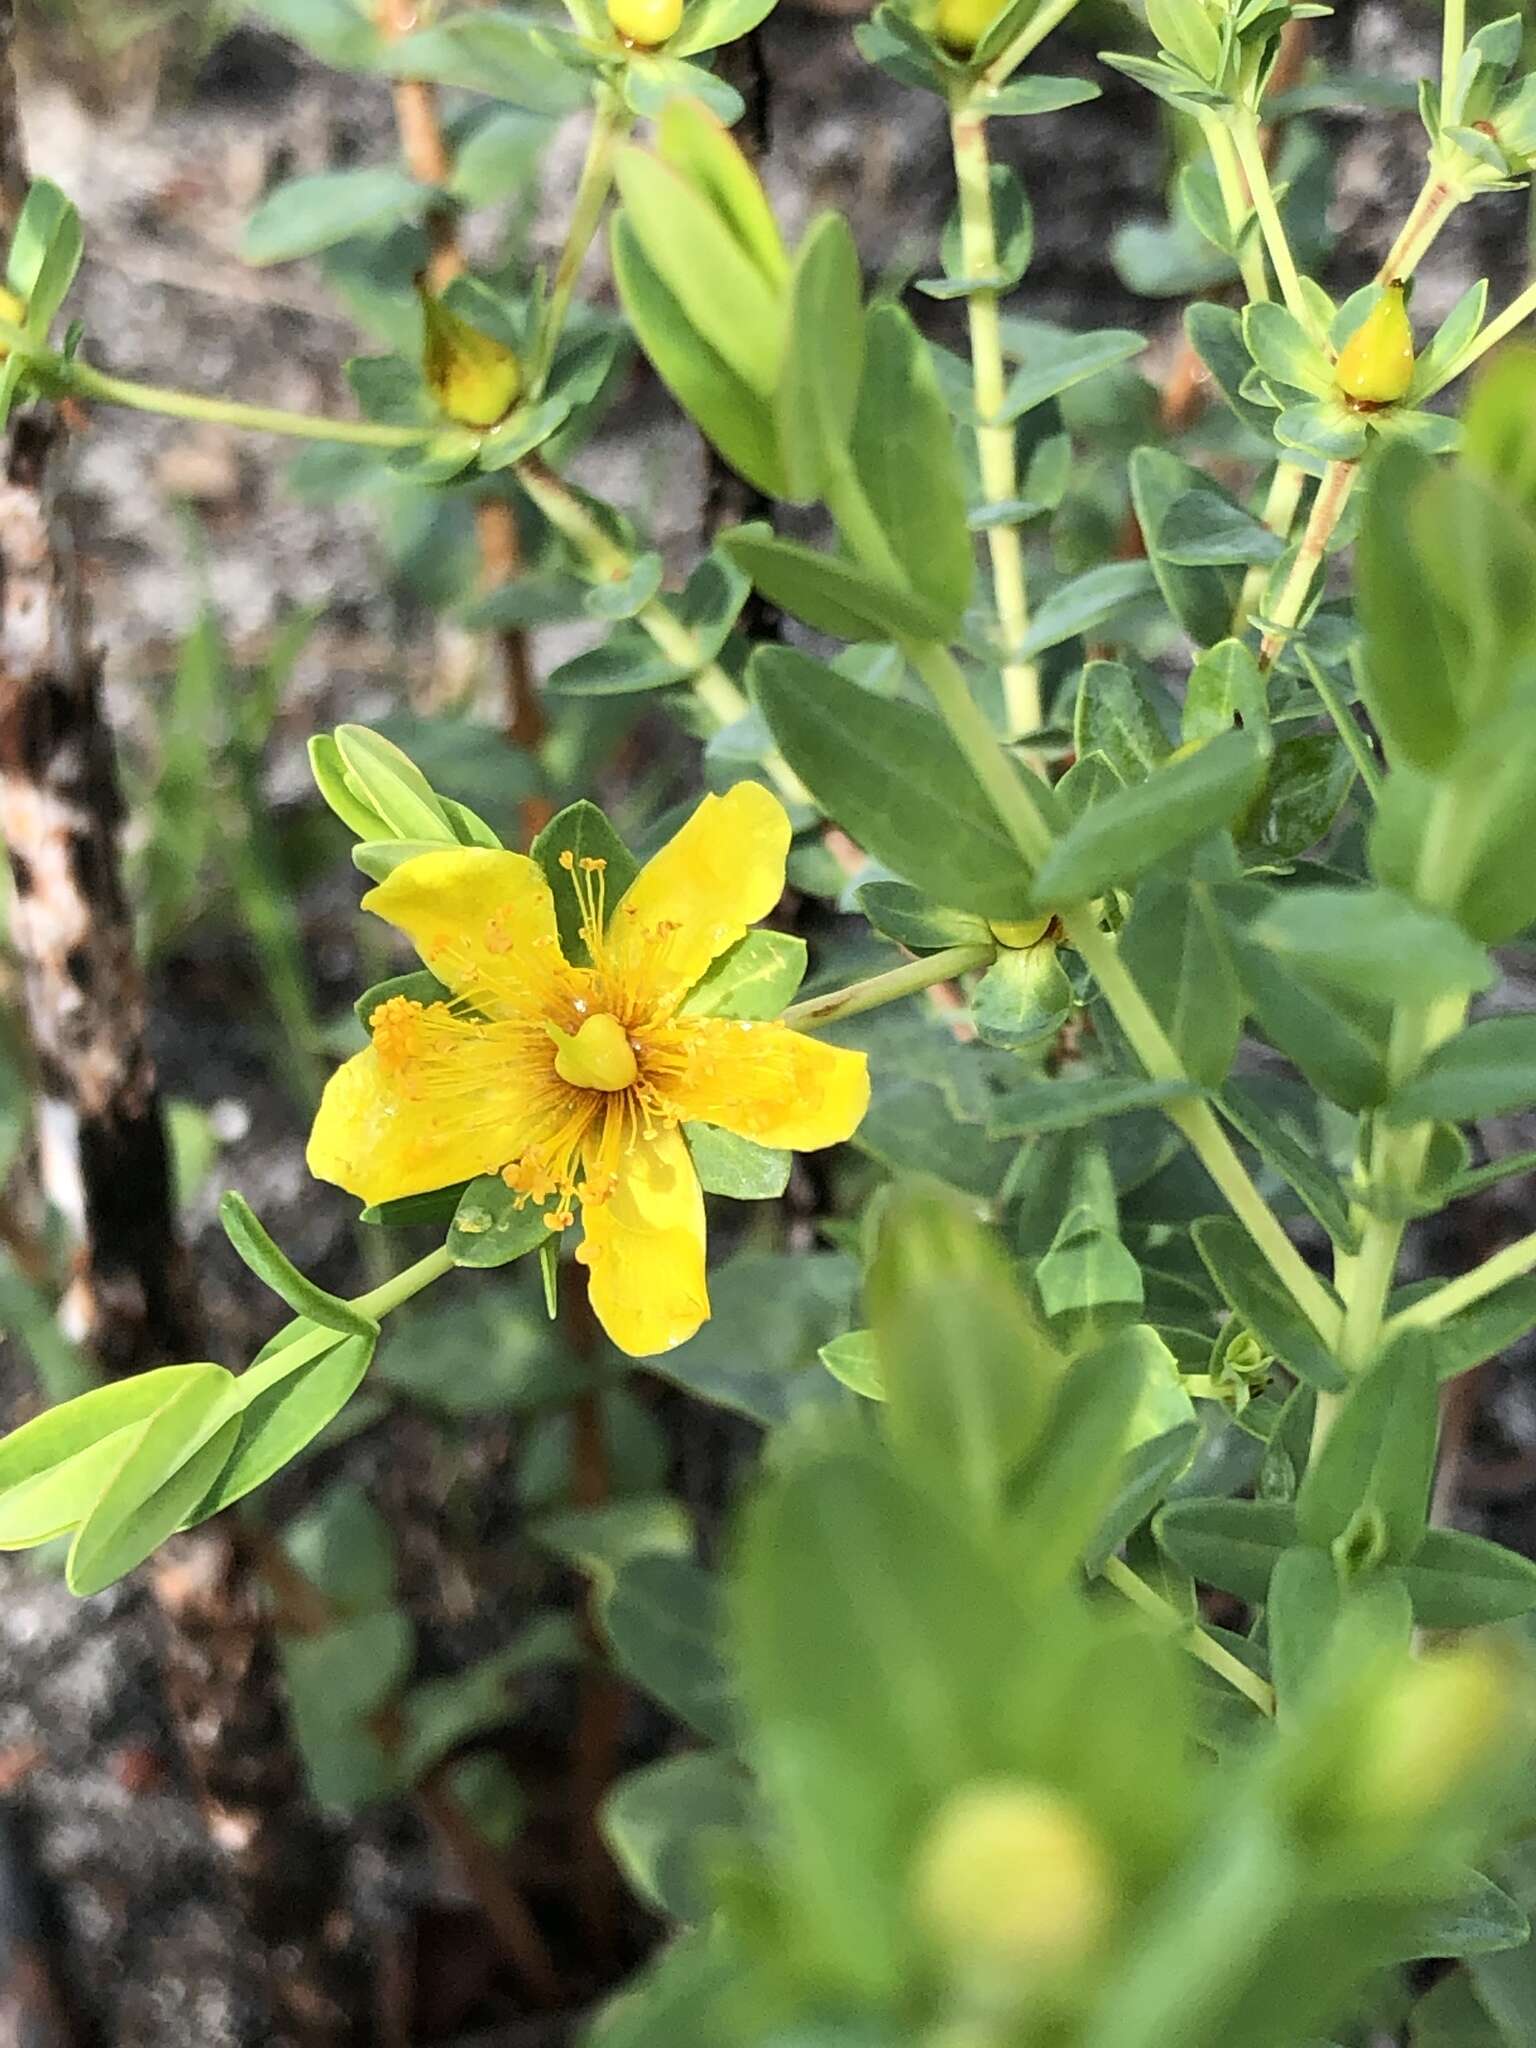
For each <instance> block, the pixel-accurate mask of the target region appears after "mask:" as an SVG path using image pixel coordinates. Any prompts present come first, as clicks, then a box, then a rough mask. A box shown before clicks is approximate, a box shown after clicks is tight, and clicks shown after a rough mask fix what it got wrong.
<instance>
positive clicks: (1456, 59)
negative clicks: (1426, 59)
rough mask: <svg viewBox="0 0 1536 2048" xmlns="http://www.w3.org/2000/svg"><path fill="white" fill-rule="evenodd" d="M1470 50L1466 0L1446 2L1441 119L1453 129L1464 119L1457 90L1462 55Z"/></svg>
mask: <svg viewBox="0 0 1536 2048" xmlns="http://www.w3.org/2000/svg"><path fill="white" fill-rule="evenodd" d="M1466 47H1467V0H1445V24H1444V28H1443V31H1442V35H1441V42H1440V120H1441V124H1442V126H1443V125H1445V124H1447V123H1448V124H1449V125H1450V126H1452V127H1454V126H1455V125H1456V123H1457V122H1458V121H1459V120H1460V118H1461V96H1460V94H1459V93H1458V91H1457V89H1456V88H1457V83H1458V74H1459V73H1460V70H1461V60H1462V56H1463V54H1464V53H1465V51H1466Z"/></svg>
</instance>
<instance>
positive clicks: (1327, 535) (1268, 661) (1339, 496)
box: [1259, 462, 1360, 669]
mask: <svg viewBox="0 0 1536 2048" xmlns="http://www.w3.org/2000/svg"><path fill="white" fill-rule="evenodd" d="M1359 473H1360V465H1359V463H1358V462H1330V463H1329V465H1328V468H1327V470H1326V472H1325V473H1324V476H1323V480H1322V482H1321V483H1320V484H1319V485H1318V488H1317V496H1316V497H1315V498H1314V499H1313V501H1312V511H1311V515H1310V517H1309V518H1308V520H1307V527H1306V531H1305V533H1303V535H1302V537H1301V546H1300V547H1299V548H1298V549H1297V551H1296V559H1295V561H1294V562H1293V563H1292V564H1291V572H1290V574H1289V576H1287V578H1286V580H1285V588H1284V589H1283V590H1282V591H1281V593H1280V601H1279V603H1278V604H1277V605H1276V606H1275V610H1274V614H1273V616H1272V617H1271V619H1270V621H1269V629H1268V631H1267V632H1266V633H1265V635H1264V643H1263V646H1262V647H1261V648H1260V650H1259V666H1260V667H1261V668H1265V669H1267V668H1270V667H1271V666H1272V665H1273V663H1274V661H1275V659H1276V657H1277V656H1278V655H1279V653H1280V651H1281V649H1282V648H1283V647H1284V645H1285V643H1286V641H1287V640H1288V639H1289V637H1290V635H1291V633H1292V632H1293V631H1294V630H1295V627H1296V622H1297V620H1298V619H1300V617H1301V614H1302V610H1303V607H1304V606H1305V604H1306V601H1307V593H1308V592H1309V591H1310V590H1311V588H1312V580H1313V578H1314V577H1315V576H1316V574H1317V572H1318V570H1319V569H1320V568H1321V567H1322V565H1323V558H1324V556H1325V555H1326V554H1327V552H1328V543H1329V541H1330V540H1332V538H1333V535H1334V530H1335V528H1336V527H1337V526H1338V523H1339V521H1340V519H1342V518H1343V516H1344V508H1345V506H1346V505H1347V504H1348V503H1349V498H1350V493H1351V492H1352V491H1353V490H1354V487H1355V479H1356V478H1357V477H1358V475H1359Z"/></svg>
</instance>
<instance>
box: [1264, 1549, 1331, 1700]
mask: <svg viewBox="0 0 1536 2048" xmlns="http://www.w3.org/2000/svg"><path fill="white" fill-rule="evenodd" d="M1343 1599H1344V1594H1343V1589H1342V1587H1341V1585H1340V1583H1339V1574H1338V1572H1337V1570H1336V1569H1335V1567H1334V1562H1333V1559H1332V1558H1331V1557H1327V1556H1325V1555H1324V1554H1323V1553H1322V1552H1321V1551H1318V1550H1311V1549H1306V1548H1303V1547H1298V1548H1297V1549H1295V1550H1287V1551H1286V1552H1285V1554H1284V1555H1283V1556H1282V1557H1281V1558H1280V1559H1279V1561H1278V1562H1277V1563H1276V1565H1275V1568H1274V1571H1273V1573H1272V1574H1271V1577H1270V1581H1269V1591H1268V1595H1267V1601H1266V1606H1265V1621H1266V1624H1267V1627H1268V1632H1269V1660H1270V1672H1271V1675H1272V1677H1273V1679H1274V1685H1275V1693H1276V1696H1277V1698H1278V1700H1279V1705H1280V1711H1281V1713H1282V1714H1286V1713H1288V1712H1289V1711H1290V1710H1291V1709H1293V1708H1294V1706H1295V1704H1296V1701H1297V1698H1298V1696H1299V1695H1300V1693H1301V1692H1302V1690H1303V1689H1304V1687H1305V1685H1306V1683H1307V1680H1308V1679H1309V1678H1310V1677H1311V1675H1312V1673H1313V1672H1314V1671H1315V1670H1316V1668H1317V1666H1318V1664H1319V1663H1320V1662H1321V1660H1322V1656H1323V1653H1324V1651H1325V1650H1326V1649H1327V1648H1328V1644H1329V1640H1330V1638H1331V1637H1332V1635H1333V1630H1334V1625H1335V1623H1336V1622H1337V1621H1338V1618H1339V1610H1340V1607H1341V1606H1342V1604H1343Z"/></svg>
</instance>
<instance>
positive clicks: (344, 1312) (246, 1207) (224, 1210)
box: [219, 1189, 379, 1337]
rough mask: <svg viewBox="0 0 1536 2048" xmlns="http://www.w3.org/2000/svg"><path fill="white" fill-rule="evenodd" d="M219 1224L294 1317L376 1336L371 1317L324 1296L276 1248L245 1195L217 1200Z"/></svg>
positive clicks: (349, 1332) (356, 1334) (334, 1297)
mask: <svg viewBox="0 0 1536 2048" xmlns="http://www.w3.org/2000/svg"><path fill="white" fill-rule="evenodd" d="M219 1221H220V1223H221V1224H222V1225H223V1226H224V1235H225V1236H226V1237H227V1238H228V1239H229V1241H230V1243H231V1244H232V1245H233V1246H234V1249H235V1252H236V1254H237V1255H238V1257H239V1258H240V1259H241V1261H242V1262H243V1263H244V1264H245V1265H246V1266H248V1267H249V1268H250V1270H251V1271H252V1272H253V1273H254V1274H255V1275H256V1277H257V1279H258V1280H264V1281H265V1282H266V1284H267V1286H268V1287H270V1288H271V1289H272V1292H273V1293H274V1294H275V1295H277V1297H278V1299H279V1300H281V1301H285V1302H286V1303H287V1304H288V1306H289V1307H290V1308H291V1309H292V1310H293V1312H294V1314H295V1315H297V1316H306V1317H307V1318H308V1319H309V1321H310V1322H312V1323H317V1324H319V1325H320V1327H321V1328H322V1329H326V1330H338V1331H340V1332H341V1333H342V1334H343V1335H345V1336H354V1337H377V1336H378V1334H379V1326H378V1324H377V1323H376V1322H375V1321H374V1319H373V1318H372V1317H371V1316H368V1315H365V1314H363V1313H362V1311H361V1310H359V1309H357V1308H355V1307H354V1306H353V1305H352V1303H351V1302H350V1301H343V1300H342V1299H341V1298H340V1296H339V1295H335V1294H327V1293H326V1291H325V1289H324V1288H323V1287H317V1286H316V1285H315V1283H314V1282H313V1280H310V1279H307V1278H306V1277H305V1275H304V1274H302V1273H301V1272H300V1271H299V1269H298V1267H297V1266H295V1265H294V1263H293V1261H292V1260H291V1259H290V1258H289V1257H288V1256H287V1254H286V1253H285V1252H283V1251H282V1250H281V1249H280V1247H279V1246H278V1245H276V1244H275V1243H274V1242H273V1240H272V1238H271V1237H270V1236H269V1235H268V1234H267V1232H266V1230H265V1229H264V1228H263V1227H262V1224H261V1222H260V1219H259V1218H258V1217H257V1215H256V1212H255V1210H254V1209H252V1207H251V1205H250V1203H249V1202H248V1201H247V1200H246V1199H245V1197H244V1195H240V1194H236V1193H235V1192H234V1190H233V1189H231V1190H230V1191H229V1192H228V1193H227V1194H225V1195H224V1196H222V1197H221V1198H220V1201H219Z"/></svg>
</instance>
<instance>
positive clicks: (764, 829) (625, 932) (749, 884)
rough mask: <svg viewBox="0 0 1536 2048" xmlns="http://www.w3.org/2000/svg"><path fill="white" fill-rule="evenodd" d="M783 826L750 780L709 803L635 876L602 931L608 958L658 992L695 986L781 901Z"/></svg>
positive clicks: (777, 810) (774, 803)
mask: <svg viewBox="0 0 1536 2048" xmlns="http://www.w3.org/2000/svg"><path fill="white" fill-rule="evenodd" d="M789 840H790V828H789V819H788V817H787V816H786V815H785V811H784V806H783V805H782V804H781V803H780V802H779V800H778V798H777V797H775V796H771V795H770V794H769V792H768V791H767V790H766V789H764V788H763V787H762V785H761V784H760V783H756V782H738V783H737V784H736V786H735V788H734V789H730V790H727V791H726V793H725V795H724V796H707V797H705V799H704V801H703V802H702V803H701V804H700V805H699V807H698V809H697V810H696V811H695V812H694V814H693V816H692V817H691V818H690V819H689V820H688V822H687V824H686V825H684V826H683V828H682V830H681V831H680V832H678V833H677V834H675V836H674V837H673V838H671V839H669V840H668V841H667V843H666V845H665V846H664V847H662V849H661V851H660V852H659V853H657V854H654V855H653V856H652V858H651V859H650V860H649V861H647V863H646V864H645V866H644V867H643V868H642V869H641V870H640V873H639V874H638V875H636V877H635V879H634V881H633V882H631V883H630V885H629V888H628V889H627V890H626V891H625V893H624V897H623V900H622V901H621V902H620V904H619V906H618V908H617V909H616V910H615V912H614V914H613V917H612V919H611V921H610V923H609V926H608V955H609V958H610V960H611V961H612V962H613V963H614V965H615V966H617V967H618V968H619V969H620V971H621V972H623V971H626V970H627V971H628V972H630V973H631V974H634V975H636V976H642V977H643V978H644V981H645V983H646V986H647V987H648V988H650V989H652V990H654V991H656V992H658V993H660V992H673V991H675V992H678V993H681V992H682V991H683V990H686V989H690V988H692V986H693V984H694V983H695V982H696V981H697V980H698V978H699V976H700V975H701V974H702V973H703V972H704V970H705V968H706V967H708V965H709V963H710V962H711V961H712V960H714V959H715V958H717V957H718V955H720V954H721V953H723V952H724V951H725V950H726V948H727V947H728V946H734V945H735V943H736V941H737V940H738V939H740V938H743V937H745V935H746V931H747V927H748V926H749V925H754V924H756V923H757V921H758V919H759V918H761V917H766V916H767V915H768V913H769V911H770V910H772V908H773V906H774V905H775V904H776V903H777V902H778V900H779V898H780V896H782V895H783V893H784V861H785V857H786V856H787V854H788V852H789Z"/></svg>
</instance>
